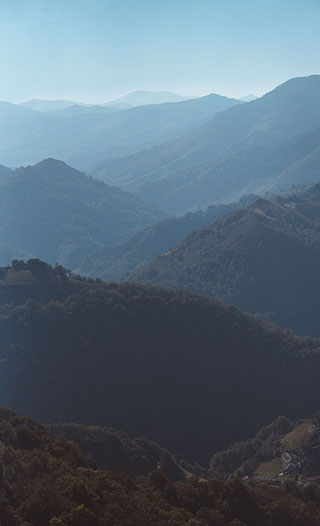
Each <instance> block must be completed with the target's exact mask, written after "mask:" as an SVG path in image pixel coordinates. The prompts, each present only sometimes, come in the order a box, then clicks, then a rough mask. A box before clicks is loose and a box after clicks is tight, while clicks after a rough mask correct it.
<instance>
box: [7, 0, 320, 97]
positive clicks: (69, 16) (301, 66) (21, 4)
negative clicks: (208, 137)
mask: <svg viewBox="0 0 320 526" xmlns="http://www.w3.org/2000/svg"><path fill="white" fill-rule="evenodd" d="M319 28H320V0H218V1H217V0H0V72H1V76H0V78H1V81H0V100H8V101H11V102H21V101H25V100H28V99H32V98H47V99H71V100H76V101H83V102H91V103H99V102H106V101H108V100H111V99H113V98H116V97H118V96H121V95H124V94H125V93H128V92H130V91H133V90H137V89H139V90H140V89H145V90H154V91H160V90H169V91H174V92H177V93H180V94H182V95H193V96H194V95H196V96H197V95H199V96H201V95H205V94H207V93H220V94H223V95H227V96H232V97H242V96H245V95H247V94H249V93H254V94H256V95H259V96H260V95H262V94H263V93H265V92H267V91H269V90H270V89H272V88H274V87H275V86H277V85H278V84H280V83H282V82H284V81H285V80H288V79H289V78H292V77H297V76H304V75H310V74H318V73H320V30H319Z"/></svg>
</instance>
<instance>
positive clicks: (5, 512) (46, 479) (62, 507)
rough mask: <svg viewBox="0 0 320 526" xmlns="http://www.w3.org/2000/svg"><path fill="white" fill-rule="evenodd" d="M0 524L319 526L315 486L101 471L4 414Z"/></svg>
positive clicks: (0, 411)
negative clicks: (177, 479) (176, 479)
mask: <svg viewBox="0 0 320 526" xmlns="http://www.w3.org/2000/svg"><path fill="white" fill-rule="evenodd" d="M0 522H1V524H2V525H3V526H35V525H36V526H109V525H111V524H112V526H181V524H185V525H188V526H257V524H259V526H319V524H320V494H319V490H318V489H317V488H316V487H313V486H308V487H305V488H302V487H298V486H297V485H295V484H294V483H286V484H284V485H283V487H281V488H272V487H267V486H264V485H261V484H255V485H246V486H245V485H244V484H243V483H241V482H240V480H239V479H237V478H233V479H232V480H230V482H228V483H227V484H225V483H223V482H219V481H217V480H214V479H211V480H208V481H205V480H200V479H198V478H197V477H191V478H189V479H185V480H182V481H179V482H176V483H173V482H171V481H169V480H168V478H167V477H166V476H165V475H164V474H163V473H162V471H161V470H159V469H155V470H153V471H151V472H150V474H149V475H148V476H147V477H142V476H139V477H137V476H136V475H135V474H134V473H130V472H128V471H122V472H115V471H110V470H109V471H107V470H104V471H103V470H99V469H97V468H96V466H95V464H94V462H93V461H92V460H90V459H88V458H86V457H85V456H84V455H83V454H82V453H81V452H80V450H79V449H78V448H77V447H76V446H75V445H74V444H73V443H72V442H69V441H65V440H64V439H62V438H61V437H56V436H54V435H51V434H49V433H48V432H46V431H45V430H44V428H43V427H42V426H41V425H39V424H37V423H36V422H34V421H32V420H30V419H26V418H22V417H20V416H18V415H17V414H15V413H13V412H12V411H10V410H8V409H6V408H4V407H1V408H0Z"/></svg>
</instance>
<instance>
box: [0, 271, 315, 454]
mask: <svg viewBox="0 0 320 526" xmlns="http://www.w3.org/2000/svg"><path fill="white" fill-rule="evenodd" d="M56 275H57V276H58V277H55V276H56ZM61 275H62V277H60V276H61ZM56 279H59V280H60V283H61V285H60V287H63V286H64V287H65V290H66V291H67V294H66V295H63V290H62V292H61V293H60V294H61V296H60V299H59V297H57V294H56V292H55V290H56V287H55V280H56ZM63 280H64V281H65V284H64V285H63ZM70 280H74V278H71V277H68V274H63V271H62V269H60V268H57V269H56V270H53V269H51V268H50V267H48V266H47V265H46V264H44V263H41V262H39V261H38V262H37V261H31V262H29V263H27V264H22V263H15V265H14V267H13V268H7V269H3V270H2V271H1V280H0V298H1V297H2V298H3V293H5V291H6V290H8V286H11V291H12V294H14V302H10V299H9V298H8V296H6V298H5V300H4V302H3V304H2V305H1V307H0V334H1V339H0V401H1V402H2V403H3V404H5V405H7V406H9V407H12V408H14V409H15V410H17V411H20V412H21V413H22V414H28V415H31V416H33V417H35V418H38V419H39V420H40V421H43V422H47V423H49V422H78V423H84V424H91V425H105V426H109V427H113V428H115V429H123V430H125V431H127V432H130V433H132V434H133V435H135V436H137V435H144V436H146V437H148V438H149V439H152V440H155V441H157V442H159V443H161V444H163V445H164V446H165V447H167V448H168V449H169V450H171V451H173V452H179V453H181V454H182V455H183V457H184V458H187V459H191V460H194V459H196V460H198V461H199V462H201V463H205V462H207V461H208V458H209V457H210V456H211V455H212V454H213V453H214V452H215V451H217V450H219V449H221V448H224V447H226V446H228V445H229V444H230V443H233V442H235V441H237V440H241V439H244V438H247V436H248V435H250V434H254V433H255V432H256V431H257V430H258V428H259V427H261V426H262V425H265V424H266V423H268V422H270V421H271V420H272V419H274V418H276V417H277V416H278V414H284V415H287V416H288V417H291V418H297V417H300V416H305V417H308V416H309V415H311V414H312V413H313V412H315V411H317V410H318V400H319V396H320V385H319V381H318V379H319V373H320V351H319V348H320V342H319V341H317V340H308V339H306V338H304V339H299V338H296V337H294V336H290V335H289V334H288V333H287V332H285V331H284V332H282V331H280V330H279V329H278V328H276V327H273V326H267V325H264V324H263V323H262V322H260V321H259V320H257V319H255V318H254V317H251V316H248V315H246V314H243V313H242V312H241V311H239V310H237V309H236V308H234V307H230V306H229V307H226V306H224V305H223V304H221V303H219V302H216V301H214V300H210V299H208V298H205V297H204V296H197V295H196V294H193V293H187V292H181V291H180V292H179V291H172V290H165V289H159V288H153V287H145V286H141V285H140V286H137V285H133V284H109V285H106V284H98V283H96V284H94V283H91V282H87V281H79V280H78V283H79V285H78V290H75V289H74V291H73V293H72V291H69V290H68V288H70V287H71V288H74V284H73V282H72V281H71V282H70ZM75 281H77V280H75ZM26 287H28V289H27V290H28V299H26ZM39 287H42V293H41V294H42V296H41V298H40V297H39ZM46 288H47V294H46V295H45V292H46ZM9 291H10V289H9ZM69 292H71V293H70V295H68V294H69ZM6 294H8V292H7V293H6ZM19 296H20V301H19ZM66 296H67V297H66ZM306 411H307V412H308V414H306Z"/></svg>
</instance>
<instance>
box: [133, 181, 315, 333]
mask: <svg viewBox="0 0 320 526" xmlns="http://www.w3.org/2000/svg"><path fill="white" fill-rule="evenodd" d="M319 266H320V185H319V184H318V185H315V186H313V187H310V188H308V189H306V190H303V191H300V192H298V193H295V194H293V195H291V196H289V197H286V198H279V199H278V200H277V201H276V202H275V203H272V202H269V201H266V200H262V199H261V200H259V201H257V202H256V203H254V204H253V205H251V206H250V207H249V208H247V209H245V210H240V211H236V212H234V213H232V214H229V215H227V216H225V217H223V218H221V219H218V220H217V221H216V222H215V223H213V224H212V225H210V226H208V227H205V228H203V229H201V230H199V231H195V232H193V233H192V234H190V235H189V236H188V237H186V238H185V239H184V240H183V241H182V242H181V243H180V244H179V245H178V246H176V247H175V248H173V249H171V250H169V251H167V252H165V253H163V254H162V255H161V256H159V257H158V258H157V259H155V260H154V261H153V262H152V263H151V264H148V265H145V266H143V267H141V268H140V269H138V270H137V271H136V272H135V273H133V274H132V275H131V277H130V279H131V280H133V281H137V282H141V283H153V284H157V285H161V286H166V287H181V288H186V289H190V290H194V291H196V292H201V293H204V294H207V295H208V296H213V297H216V298H220V299H222V300H223V301H225V302H228V303H234V304H236V305H237V306H239V307H240V308H242V309H244V310H245V311H246V312H251V313H255V314H260V315H263V316H264V317H266V318H267V319H269V320H272V321H274V322H275V323H277V324H279V325H281V326H283V327H287V328H291V329H294V330H295V331H296V332H297V333H298V334H308V335H312V336H320V303H319V290H320V276H319Z"/></svg>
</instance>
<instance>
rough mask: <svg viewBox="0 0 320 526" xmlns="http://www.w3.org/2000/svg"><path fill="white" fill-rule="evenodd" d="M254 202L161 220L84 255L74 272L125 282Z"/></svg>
mask: <svg viewBox="0 0 320 526" xmlns="http://www.w3.org/2000/svg"><path fill="white" fill-rule="evenodd" d="M257 199H258V197H257V196H255V195H249V196H245V197H243V198H242V199H240V200H239V201H237V202H235V203H229V204H226V205H212V206H209V207H208V208H207V210H199V211H198V212H193V213H192V212H189V213H188V214H185V215H184V216H182V217H170V218H169V219H163V220H162V221H159V222H158V223H155V224H154V225H151V226H150V227H147V228H145V229H143V230H142V231H141V232H138V233H137V234H136V235H134V236H133V237H132V238H131V239H129V240H128V241H125V242H124V243H122V244H120V245H118V246H116V247H105V248H102V249H100V250H97V251H95V252H93V253H90V254H87V255H86V256H85V257H84V259H83V261H82V262H81V265H80V266H79V267H78V269H77V272H80V274H84V275H87V276H90V277H99V278H101V279H103V280H104V281H113V280H119V279H125V276H126V274H127V272H130V271H134V270H135V269H136V268H138V267H139V266H140V265H142V264H145V263H148V262H151V261H152V260H153V259H154V258H155V257H156V256H158V255H160V254H161V253H162V252H164V251H165V250H168V249H169V248H170V247H173V246H175V245H176V244H177V243H179V242H180V241H182V240H183V238H184V237H185V236H186V235H188V234H189V233H190V232H192V231H193V230H197V229H199V228H201V227H203V226H206V225H209V224H210V223H213V221H215V220H216V219H217V218H218V217H221V216H223V215H225V214H228V213H230V212H232V211H234V210H238V209H239V208H244V207H247V206H249V205H250V204H252V203H253V202H254V201H256V200H257Z"/></svg>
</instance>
